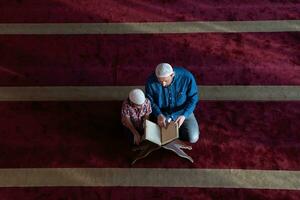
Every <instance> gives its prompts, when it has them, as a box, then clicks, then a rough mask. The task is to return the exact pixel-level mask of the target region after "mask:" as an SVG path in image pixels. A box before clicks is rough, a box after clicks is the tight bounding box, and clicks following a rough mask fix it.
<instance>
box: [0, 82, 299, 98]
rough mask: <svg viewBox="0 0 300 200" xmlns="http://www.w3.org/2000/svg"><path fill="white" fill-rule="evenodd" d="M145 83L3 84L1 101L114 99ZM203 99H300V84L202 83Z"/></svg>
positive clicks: (0, 95) (200, 88)
mask: <svg viewBox="0 0 300 200" xmlns="http://www.w3.org/2000/svg"><path fill="white" fill-rule="evenodd" d="M133 88H141V89H144V87H143V86H57V87H0V101H114V100H117V101H118V100H123V99H125V98H126V97H127V95H128V93H129V91H130V90H131V89H133ZM199 91H200V99H201V100H222V101H223V100H225V101H226V100H241V101H299V100H300V86H233V85H232V86H199Z"/></svg>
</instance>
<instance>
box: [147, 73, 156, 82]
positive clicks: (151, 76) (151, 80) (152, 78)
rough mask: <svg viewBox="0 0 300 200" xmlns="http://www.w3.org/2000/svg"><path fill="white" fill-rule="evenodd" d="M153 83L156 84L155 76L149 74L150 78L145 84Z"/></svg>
mask: <svg viewBox="0 0 300 200" xmlns="http://www.w3.org/2000/svg"><path fill="white" fill-rule="evenodd" d="M155 82H157V78H156V75H155V73H151V74H150V76H149V77H148V79H147V84H152V83H155Z"/></svg>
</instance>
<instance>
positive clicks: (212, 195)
mask: <svg viewBox="0 0 300 200" xmlns="http://www.w3.org/2000/svg"><path fill="white" fill-rule="evenodd" d="M0 194H1V197H2V198H3V199H24V200H33V199H37V200H40V199H49V200H56V199H84V200H98V199H120V200H124V199H132V200H139V199H189V200H210V199H218V200H227V199H242V200H253V199H255V200H262V199H268V200H286V199H289V200H298V199H299V196H300V191H288V190H248V189H243V190H241V189H201V188H145V187H138V188H132V187H102V188H99V187H88V188H86V187H75V188H74V187H72V188H68V187H54V188H52V187H51V188H25V189H20V188H1V189H0Z"/></svg>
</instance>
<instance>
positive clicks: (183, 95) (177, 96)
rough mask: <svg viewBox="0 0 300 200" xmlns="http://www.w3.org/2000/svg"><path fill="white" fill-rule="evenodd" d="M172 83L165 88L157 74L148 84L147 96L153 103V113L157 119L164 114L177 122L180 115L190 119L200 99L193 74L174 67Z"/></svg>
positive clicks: (151, 77)
mask: <svg viewBox="0 0 300 200" xmlns="http://www.w3.org/2000/svg"><path fill="white" fill-rule="evenodd" d="M173 70H174V72H175V76H174V78H173V81H172V83H171V84H170V85H169V86H167V87H163V86H162V85H161V83H159V82H158V80H157V77H156V75H155V73H153V74H151V76H150V77H149V79H148V80H147V83H146V96H147V97H148V98H149V100H150V101H151V106H152V113H153V114H154V115H155V116H156V117H157V116H158V115H160V114H163V115H164V116H165V117H167V118H171V119H172V120H176V119H177V118H178V117H179V116H180V115H184V116H185V118H187V117H189V115H190V114H192V112H193V111H194V109H195V107H196V104H197V102H198V100H199V98H198V87H197V84H196V81H195V78H194V76H193V75H192V73H190V72H189V71H187V70H186V69H184V68H181V67H174V68H173Z"/></svg>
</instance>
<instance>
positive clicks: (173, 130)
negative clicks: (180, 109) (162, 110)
mask: <svg viewBox="0 0 300 200" xmlns="http://www.w3.org/2000/svg"><path fill="white" fill-rule="evenodd" d="M178 137H179V133H178V125H177V123H175V122H174V121H171V122H170V123H169V124H168V126H167V128H162V129H161V144H162V145H164V144H166V143H168V142H171V141H172V140H174V139H177V138H178Z"/></svg>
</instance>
